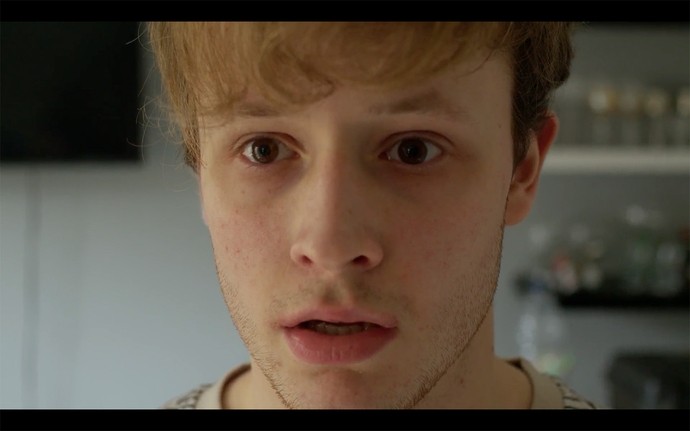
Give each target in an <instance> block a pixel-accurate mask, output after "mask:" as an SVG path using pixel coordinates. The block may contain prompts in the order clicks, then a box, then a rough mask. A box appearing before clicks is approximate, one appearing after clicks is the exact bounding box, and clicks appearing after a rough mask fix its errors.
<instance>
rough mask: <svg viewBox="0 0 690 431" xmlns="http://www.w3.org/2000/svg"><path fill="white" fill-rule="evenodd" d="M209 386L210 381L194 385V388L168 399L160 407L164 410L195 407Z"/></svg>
mask: <svg viewBox="0 0 690 431" xmlns="http://www.w3.org/2000/svg"><path fill="white" fill-rule="evenodd" d="M211 386H213V385H212V384H211V383H205V384H202V385H199V386H197V387H195V388H194V389H192V390H190V391H188V392H186V393H185V394H182V395H179V396H177V397H175V398H172V399H170V400H168V401H167V402H166V403H165V404H163V406H162V407H161V408H162V409H166V410H190V409H196V408H198V405H199V399H200V398H201V395H202V394H203V393H204V392H206V391H207V390H208V389H209V388H210V387H211Z"/></svg>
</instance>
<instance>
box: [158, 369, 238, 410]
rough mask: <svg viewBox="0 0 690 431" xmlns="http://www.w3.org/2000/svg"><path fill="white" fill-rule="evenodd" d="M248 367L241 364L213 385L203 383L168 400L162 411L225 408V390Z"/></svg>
mask: <svg viewBox="0 0 690 431" xmlns="http://www.w3.org/2000/svg"><path fill="white" fill-rule="evenodd" d="M249 368H250V365H249V364H248V363H247V364H242V365H240V366H238V367H235V368H233V369H232V370H230V371H229V372H228V373H226V374H225V375H224V376H223V377H222V378H220V379H219V380H217V381H216V382H215V383H204V384H201V385H198V386H197V387H195V388H194V389H192V390H190V391H187V392H186V393H184V394H182V395H179V396H177V397H175V398H172V399H170V400H168V401H167V402H166V403H165V404H163V406H161V408H162V409H222V408H223V406H226V405H227V403H225V401H224V399H223V397H224V394H225V390H226V388H227V387H228V386H229V385H230V384H232V382H233V381H234V380H235V378H236V377H238V376H239V375H241V374H242V373H245V372H246V371H248V370H249Z"/></svg>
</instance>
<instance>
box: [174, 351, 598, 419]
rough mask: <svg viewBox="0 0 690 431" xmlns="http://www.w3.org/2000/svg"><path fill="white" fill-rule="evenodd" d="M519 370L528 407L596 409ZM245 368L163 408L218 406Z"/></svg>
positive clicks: (553, 380) (525, 366)
mask: <svg viewBox="0 0 690 431" xmlns="http://www.w3.org/2000/svg"><path fill="white" fill-rule="evenodd" d="M508 362H509V363H510V364H511V365H513V366H515V367H517V368H519V369H520V370H522V371H523V372H524V373H525V375H526V376H527V378H528V379H529V381H530V383H531V385H532V404H531V406H530V408H531V409H569V410H573V409H596V408H599V407H598V406H596V405H595V404H594V403H592V402H591V401H588V400H587V399H585V398H584V397H582V396H581V395H580V394H578V393H577V392H575V391H574V390H573V389H572V388H570V387H569V386H568V385H567V384H566V383H565V382H563V381H562V380H561V379H560V378H558V377H555V376H552V375H549V374H544V373H540V372H539V371H537V370H536V369H535V368H534V367H533V366H532V364H531V363H530V362H529V361H526V360H525V359H521V358H516V359H511V360H509V361H508ZM248 370H249V364H243V365H241V366H239V367H237V368H235V369H233V370H231V371H230V372H229V373H227V374H226V375H225V376H223V378H221V379H220V380H218V381H217V382H216V383H213V384H211V383H208V384H203V385H199V386H197V387H196V388H194V389H192V390H191V391H189V392H187V393H185V394H183V395H181V396H178V397H175V398H173V399H171V400H170V401H168V402H166V403H165V404H164V405H163V406H162V408H163V409H221V408H223V407H222V406H223V404H224V403H223V394H224V393H225V389H226V388H227V387H228V385H230V384H231V383H232V381H233V380H234V379H235V378H236V377H237V376H239V375H241V374H243V373H245V372H247V371H248Z"/></svg>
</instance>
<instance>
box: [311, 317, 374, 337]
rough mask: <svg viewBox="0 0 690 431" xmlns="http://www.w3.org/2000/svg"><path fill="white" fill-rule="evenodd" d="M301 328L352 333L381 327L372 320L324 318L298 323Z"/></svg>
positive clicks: (319, 331) (344, 333)
mask: <svg viewBox="0 0 690 431" xmlns="http://www.w3.org/2000/svg"><path fill="white" fill-rule="evenodd" d="M298 327H299V328H303V329H309V330H312V331H315V332H318V333H319V334H325V335H351V334H357V333H360V332H364V331H368V330H370V329H372V328H376V327H380V326H379V325H377V324H375V323H370V322H354V323H345V322H325V321H323V320H307V321H305V322H302V323H300V324H299V325H298Z"/></svg>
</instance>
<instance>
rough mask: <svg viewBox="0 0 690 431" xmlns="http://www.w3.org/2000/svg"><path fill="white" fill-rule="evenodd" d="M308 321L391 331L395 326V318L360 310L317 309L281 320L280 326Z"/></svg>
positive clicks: (296, 324) (292, 325) (293, 325)
mask: <svg viewBox="0 0 690 431" xmlns="http://www.w3.org/2000/svg"><path fill="white" fill-rule="evenodd" d="M309 321H322V322H330V323H370V324H374V325H377V326H381V327H383V328H388V329H392V328H395V327H396V326H397V321H396V319H395V317H393V316H391V315H387V314H384V313H376V312H372V311H368V310H365V309H362V308H338V307H319V308H315V309H310V310H305V311H302V312H299V313H296V314H294V315H292V316H289V317H287V318H285V319H283V320H282V321H281V322H280V326H282V327H283V328H293V327H296V326H299V325H301V324H304V323H305V322H309Z"/></svg>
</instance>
